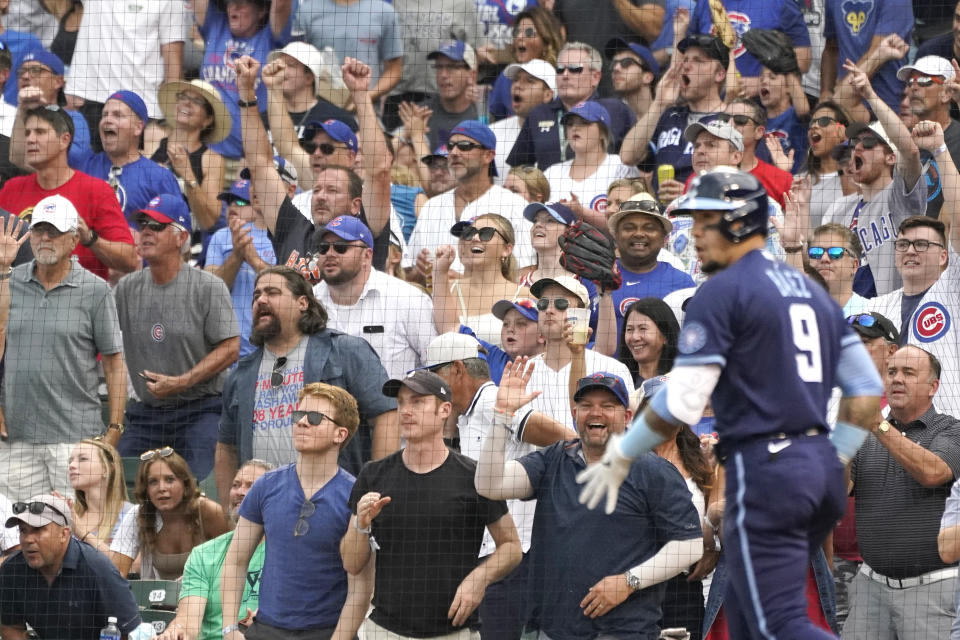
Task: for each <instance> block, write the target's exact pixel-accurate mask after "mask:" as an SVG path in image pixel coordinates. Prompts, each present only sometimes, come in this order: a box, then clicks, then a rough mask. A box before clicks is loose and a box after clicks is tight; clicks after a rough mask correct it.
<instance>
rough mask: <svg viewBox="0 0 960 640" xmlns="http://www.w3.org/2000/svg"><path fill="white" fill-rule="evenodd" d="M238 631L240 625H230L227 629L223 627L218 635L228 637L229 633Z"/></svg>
mask: <svg viewBox="0 0 960 640" xmlns="http://www.w3.org/2000/svg"><path fill="white" fill-rule="evenodd" d="M239 630H240V625H239V624H232V625H230V626H229V627H224V628H223V629H221V630H220V635H221V636H228V635H230V634H231V633H233V632H234V631H239Z"/></svg>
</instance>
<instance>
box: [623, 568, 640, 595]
mask: <svg viewBox="0 0 960 640" xmlns="http://www.w3.org/2000/svg"><path fill="white" fill-rule="evenodd" d="M623 577H625V578H626V579H627V586H628V587H630V590H631V591H639V590H640V578H639V577H637V576H635V575H633V572H632V571H630V570H629V569H627V571H626V573H624V574H623Z"/></svg>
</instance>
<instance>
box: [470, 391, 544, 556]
mask: <svg viewBox="0 0 960 640" xmlns="http://www.w3.org/2000/svg"><path fill="white" fill-rule="evenodd" d="M497 391H498V389H497V385H495V384H494V383H493V382H485V383H484V384H483V386H481V387H480V388H479V389H478V390H477V394H476V395H475V396H474V397H473V401H472V402H471V403H470V406H469V407H468V408H467V410H466V412H465V413H464V414H463V415H462V416H460V417H459V418H458V419H457V427H458V428H459V430H460V453H462V454H463V455H465V456H467V457H469V458H473V459H474V460H480V452H481V451H482V450H483V441H484V440H485V439H486V437H487V434H488V433H489V432H490V429H491V428H493V427H492V426H491V425H492V424H493V405H494V404H495V403H496V401H497ZM531 413H533V411H531V410H530V408H529V407H524V408H523V409H520V410H519V411H518V412H517V415H516V416H515V417H514V419H513V428H514V436H513V437H511V438H510V439H509V440H508V441H507V449H506V451H505V454H504V460H516V459H517V458H522V457H523V456H525V455H527V454H528V453H532V452H533V451H535V450H536V449H537V448H536V447H535V446H533V445H532V444H528V443H526V442H523V441H521V440H520V438H522V437H523V427H524V425H525V424H526V422H527V419H528V418H529V417H530V414H531ZM507 508H509V509H510V515H511V516H512V517H513V524H514V525H516V527H517V534H519V536H520V544H521V545H522V546H523V551H524V553H526V552H527V551H529V550H530V538H531V535H532V534H533V514H534V512H535V511H536V509H537V501H536V500H507ZM496 548H497V545H496V543H494V541H493V538H492V537H491V536H490V532H489V531H484V532H483V544H481V545H480V557H481V558H484V557H486V556H488V555H490V554H491V553H493V552H494V551H495V550H496Z"/></svg>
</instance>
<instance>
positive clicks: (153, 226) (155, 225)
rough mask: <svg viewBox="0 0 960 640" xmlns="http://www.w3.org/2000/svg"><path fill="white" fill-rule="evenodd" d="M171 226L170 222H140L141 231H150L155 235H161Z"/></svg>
mask: <svg viewBox="0 0 960 640" xmlns="http://www.w3.org/2000/svg"><path fill="white" fill-rule="evenodd" d="M169 226H170V223H169V222H157V221H156V220H141V221H140V230H141V231H143V230H144V229H149V230H150V231H153V232H154V233H160V232H161V231H163V230H164V229H166V228H167V227H169Z"/></svg>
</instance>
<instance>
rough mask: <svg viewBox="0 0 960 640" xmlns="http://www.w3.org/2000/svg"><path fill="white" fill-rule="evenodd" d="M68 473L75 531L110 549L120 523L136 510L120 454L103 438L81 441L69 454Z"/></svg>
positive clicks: (94, 544)
mask: <svg viewBox="0 0 960 640" xmlns="http://www.w3.org/2000/svg"><path fill="white" fill-rule="evenodd" d="M67 474H68V479H69V481H70V486H71V487H73V492H74V498H73V500H72V507H73V513H74V516H73V534H74V535H75V536H76V537H77V538H79V539H80V541H81V542H86V543H87V544H89V545H91V546H94V547H96V548H97V549H98V550H99V551H101V552H103V553H106V552H108V551H109V550H110V542H111V541H112V540H113V538H114V536H115V535H116V533H117V531H118V529H119V527H120V522H121V521H122V520H123V518H124V517H125V516H126V515H127V514H128V513H129V512H130V510H131V509H133V505H132V504H130V502H128V501H127V485H126V482H125V481H124V477H123V461H122V459H121V458H120V454H119V453H117V450H116V449H115V448H114V447H113V445H111V444H110V443H108V442H105V441H103V440H96V439H89V438H88V439H84V440H81V441H80V442H79V443H77V445H76V446H75V447H74V448H73V451H72V452H71V453H70V464H69V467H68V468H67ZM68 502H71V501H68Z"/></svg>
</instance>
